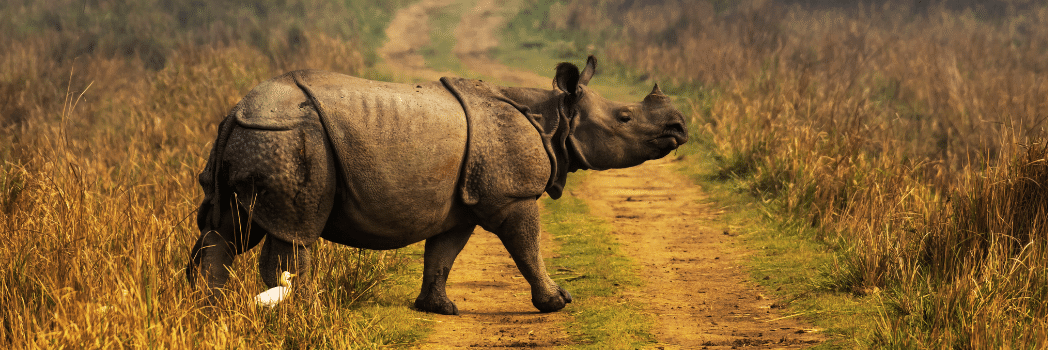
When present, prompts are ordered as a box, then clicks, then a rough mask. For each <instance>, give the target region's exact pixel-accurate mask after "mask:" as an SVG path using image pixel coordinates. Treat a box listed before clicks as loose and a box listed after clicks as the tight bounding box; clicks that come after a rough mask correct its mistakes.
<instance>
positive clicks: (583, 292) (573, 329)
mask: <svg viewBox="0 0 1048 350" xmlns="http://www.w3.org/2000/svg"><path fill="white" fill-rule="evenodd" d="M584 178H585V173H576V174H574V175H572V177H571V178H569V179H568V184H567V187H568V188H577V187H578V186H579V184H580V183H581V182H582V181H584ZM543 204H544V209H543V212H542V224H543V227H544V228H545V229H546V231H548V232H549V233H550V234H552V235H553V237H554V239H555V240H556V242H557V244H558V245H559V248H558V249H557V252H556V253H555V254H554V256H553V257H551V258H547V265H548V266H549V269H550V271H551V275H552V277H553V279H554V280H555V281H557V283H558V284H560V285H561V287H563V288H564V289H567V290H568V291H569V292H570V293H572V296H573V297H574V302H572V303H571V304H568V306H567V308H565V311H566V312H567V313H568V314H569V315H571V320H570V321H569V322H568V324H567V325H566V326H565V327H564V328H565V329H566V330H567V332H568V333H569V334H570V335H571V336H572V338H573V339H574V340H575V343H576V344H578V345H576V346H575V347H577V348H585V349H624V348H636V347H638V346H641V345H644V344H651V343H653V342H654V337H653V336H652V335H651V333H650V332H649V329H650V328H651V326H652V323H653V320H651V319H650V318H649V317H648V316H646V315H645V314H644V313H643V308H642V305H640V304H639V303H638V302H636V301H632V300H629V299H627V298H626V295H628V294H630V293H633V292H637V291H639V290H640V289H641V288H642V287H643V286H642V285H641V282H639V281H640V279H639V278H637V271H638V270H637V267H636V266H635V265H634V264H633V262H632V261H631V260H630V259H628V258H626V257H625V256H624V255H623V253H622V251H621V250H620V247H619V244H618V243H616V242H615V239H614V237H612V235H611V229H610V227H609V225H608V223H606V222H604V221H603V220H601V219H599V218H597V217H594V216H592V215H590V214H589V209H588V208H587V206H586V203H585V202H584V201H583V200H581V199H579V198H576V197H573V196H571V194H570V193H565V194H564V196H563V197H561V198H560V199H558V200H552V199H550V198H549V197H546V198H545V199H543Z"/></svg>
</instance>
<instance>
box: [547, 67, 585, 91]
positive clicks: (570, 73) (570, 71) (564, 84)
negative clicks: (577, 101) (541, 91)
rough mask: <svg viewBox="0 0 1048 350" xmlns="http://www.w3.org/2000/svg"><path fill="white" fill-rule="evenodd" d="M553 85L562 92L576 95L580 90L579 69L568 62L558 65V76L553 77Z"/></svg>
mask: <svg viewBox="0 0 1048 350" xmlns="http://www.w3.org/2000/svg"><path fill="white" fill-rule="evenodd" d="M553 85H556V86H557V88H558V89H560V91H564V92H567V93H569V94H571V95H575V94H576V93H577V92H578V88H579V67H576V66H575V65H574V64H571V63H568V62H562V63H560V64H557V75H556V76H555V77H553Z"/></svg>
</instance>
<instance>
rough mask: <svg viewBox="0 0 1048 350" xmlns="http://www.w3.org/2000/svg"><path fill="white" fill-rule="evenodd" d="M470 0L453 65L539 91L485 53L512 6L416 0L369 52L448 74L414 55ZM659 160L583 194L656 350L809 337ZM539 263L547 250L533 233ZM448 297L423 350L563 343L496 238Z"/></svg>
mask: <svg viewBox="0 0 1048 350" xmlns="http://www.w3.org/2000/svg"><path fill="white" fill-rule="evenodd" d="M462 1H469V2H472V3H473V6H472V7H471V8H470V10H468V11H467V12H466V13H464V14H463V15H462V20H461V21H460V23H459V24H458V26H457V28H456V29H455V32H454V34H455V37H456V45H455V47H454V48H453V49H452V52H453V53H454V54H455V56H456V57H457V58H458V59H459V60H460V61H462V63H463V66H465V67H467V69H470V70H471V71H473V72H476V73H478V74H482V75H485V76H489V77H493V78H495V80H497V81H500V82H501V83H505V84H510V85H519V86H530V87H548V86H549V85H550V78H549V77H543V76H539V75H536V74H534V73H530V72H522V71H518V70H515V69H512V68H509V67H507V66H505V65H502V64H501V63H499V62H496V61H494V60H492V59H491V58H490V57H489V56H488V54H487V53H488V51H489V50H490V49H491V48H493V47H495V46H496V45H498V40H497V37H496V35H497V34H496V33H497V29H498V28H500V27H501V26H502V25H503V24H504V23H505V20H506V18H508V17H510V16H512V15H513V14H514V13H515V11H516V9H515V8H512V6H506V4H496V2H495V1H494V0H422V1H421V2H420V3H418V4H415V5H413V6H410V7H408V8H405V9H403V10H401V11H400V12H398V13H397V15H396V17H395V18H394V19H393V21H392V22H391V24H390V27H389V28H388V29H387V31H386V34H387V36H388V37H389V39H390V40H389V43H388V44H387V45H386V46H385V47H383V48H381V49H380V50H379V54H380V56H381V57H382V58H383V60H384V62H385V64H386V65H387V68H388V69H389V70H390V71H391V72H394V73H395V74H399V75H402V76H401V77H400V78H401V79H403V80H429V81H432V80H437V79H439V78H440V77H441V76H447V75H456V74H455V73H452V72H439V71H435V70H432V69H430V68H428V67H427V65H426V62H425V59H424V58H423V56H422V55H421V54H419V53H418V52H417V50H418V49H419V48H422V47H425V46H426V45H428V43H429V30H430V29H429V25H428V23H429V16H430V14H431V13H434V12H435V11H436V10H439V9H441V8H442V7H444V6H449V5H452V4H457V3H459V2H462ZM671 165H672V164H671V163H670V161H667V160H661V161H656V162H648V163H646V164H644V165H641V166H638V167H635V168H630V169H623V170H612V171H605V172H594V173H593V174H591V175H590V178H589V179H588V180H587V181H586V184H585V185H584V186H583V188H579V189H569V190H571V191H572V193H573V194H575V195H577V196H579V197H581V198H583V199H585V200H586V201H587V202H588V203H589V204H590V206H591V209H592V211H593V214H594V215H599V216H603V217H605V218H606V220H607V221H608V222H609V223H611V225H612V227H615V228H616V232H615V235H616V237H617V238H618V239H619V241H620V242H621V243H622V244H623V245H624V246H625V247H624V249H623V251H625V252H628V253H630V254H631V257H632V258H633V259H635V261H637V263H638V264H640V265H641V266H642V267H643V273H642V275H643V278H644V279H645V281H646V290H645V291H644V293H643V294H642V295H633V296H631V297H632V299H633V300H639V301H642V302H644V303H646V304H647V305H648V306H649V312H650V313H651V314H652V315H654V317H653V318H654V319H655V320H657V325H656V329H654V330H653V332H654V333H655V336H656V339H657V340H658V341H659V344H658V346H657V347H658V348H682V349H691V348H734V347H758V348H800V347H804V346H805V345H810V343H811V342H814V341H817V340H818V339H819V336H818V335H817V334H811V333H808V332H806V331H805V330H806V328H805V326H803V325H801V324H800V323H798V322H797V321H795V319H793V318H783V315H781V314H779V313H778V312H777V311H778V310H775V309H772V308H771V307H770V306H771V305H772V304H773V301H772V300H767V299H765V298H764V297H763V295H761V294H760V293H759V292H758V291H757V290H756V289H755V288H754V287H753V286H752V285H751V284H750V283H749V282H748V278H747V276H745V272H744V271H742V270H741V269H740V268H739V266H738V265H739V262H740V261H742V259H743V258H744V253H742V249H740V248H737V247H735V238H733V237H731V236H729V235H724V234H723V230H718V229H715V228H712V227H710V226H709V225H710V224H711V221H710V220H709V219H710V218H712V217H713V216H714V215H715V214H714V212H713V210H711V209H710V208H707V207H704V206H702V205H700V204H698V200H700V199H701V198H702V194H701V191H700V190H699V189H698V188H697V187H696V186H695V185H693V184H691V183H690V182H689V181H688V180H687V179H683V178H682V177H681V176H680V175H679V174H677V173H675V172H674V171H672V170H671ZM543 238H544V241H543V254H544V255H545V256H551V255H552V251H553V249H554V248H555V247H554V245H553V243H552V241H551V240H550V235H549V234H544V235H543ZM447 290H448V296H449V297H451V299H452V300H454V301H455V303H456V304H457V305H458V308H459V310H460V312H461V313H462V314H461V315H459V316H442V315H427V319H428V320H430V321H432V322H436V323H438V324H437V326H436V327H434V332H433V334H431V335H430V337H429V338H428V339H427V341H426V342H424V343H423V344H421V345H420V348H422V349H449V348H490V347H499V348H506V347H508V348H552V347H556V346H561V345H569V344H571V340H570V338H569V337H568V336H567V334H566V333H565V332H564V330H563V328H562V327H563V324H564V321H565V318H566V317H567V315H566V314H565V313H563V312H555V313H550V314H539V313H537V312H536V310H535V309H534V308H533V307H532V306H531V299H530V294H529V293H530V288H529V286H528V284H527V282H526V281H525V280H524V279H523V277H522V276H521V275H520V273H519V272H518V271H517V268H516V266H515V265H514V264H513V260H512V259H511V258H510V256H509V254H508V253H507V252H506V250H505V248H504V247H503V246H502V244H501V242H500V241H499V240H498V238H497V237H496V236H495V235H494V234H491V233H489V232H486V231H483V230H480V229H477V231H476V232H475V233H474V235H473V237H472V238H471V239H470V241H469V243H468V244H467V245H466V248H465V249H464V250H463V251H462V253H461V254H460V255H459V257H458V259H457V260H456V262H455V267H454V269H453V270H452V273H451V276H450V278H449V282H448V289H447Z"/></svg>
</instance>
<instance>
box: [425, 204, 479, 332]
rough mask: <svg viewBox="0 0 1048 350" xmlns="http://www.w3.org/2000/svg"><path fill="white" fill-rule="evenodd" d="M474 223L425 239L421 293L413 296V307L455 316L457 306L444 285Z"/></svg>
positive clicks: (471, 232)
mask: <svg viewBox="0 0 1048 350" xmlns="http://www.w3.org/2000/svg"><path fill="white" fill-rule="evenodd" d="M475 227H476V226H475V225H465V226H460V227H456V228H454V229H451V230H449V231H447V232H444V233H441V234H439V235H436V236H433V237H430V238H429V239H427V240H426V253H425V263H424V264H425V265H424V267H423V272H422V292H420V293H419V295H418V298H415V308H416V309H419V310H421V311H425V312H432V313H438V314H444V315H458V307H456V306H455V303H454V302H452V301H451V299H449V298H448V295H447V293H446V292H445V290H444V288H445V286H446V285H447V282H448V275H449V274H451V266H452V265H454V263H455V258H456V257H458V254H459V252H461V251H462V247H465V246H466V242H467V241H469V237H470V236H472V235H473V229H474V228H475Z"/></svg>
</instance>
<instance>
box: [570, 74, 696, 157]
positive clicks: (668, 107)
mask: <svg viewBox="0 0 1048 350" xmlns="http://www.w3.org/2000/svg"><path fill="white" fill-rule="evenodd" d="M596 66H597V61H596V59H594V58H593V57H592V56H590V58H589V60H588V61H587V62H586V67H585V68H584V69H583V70H582V72H581V73H580V72H579V69H578V67H576V66H575V65H573V64H571V63H567V62H565V63H561V64H559V65H558V66H557V75H556V78H554V82H555V84H556V86H557V88H558V89H560V90H561V91H563V92H565V93H566V96H565V98H564V101H565V102H564V104H565V109H568V110H569V111H568V112H567V113H568V114H569V115H573V117H572V121H571V123H573V124H574V128H573V132H572V136H571V137H570V138H569V142H572V143H574V147H571V148H573V149H574V150H575V152H576V153H577V154H575V155H574V157H575V158H577V160H579V161H580V162H581V163H582V165H583V167H586V168H591V169H598V170H599V169H611V168H626V167H631V166H634V165H638V164H640V163H643V162H644V161H647V160H650V159H658V158H662V157H663V156H666V155H667V154H669V153H670V152H672V151H673V150H675V149H677V147H678V146H680V145H681V144H684V143H685V142H687V141H688V131H687V129H686V127H685V126H684V118H683V115H682V114H681V113H680V112H679V111H677V109H676V108H674V107H673V104H672V103H671V102H670V98H669V97H668V96H666V95H664V94H663V93H662V90H660V89H659V86H658V84H656V85H655V88H653V89H652V91H651V93H650V94H648V96H646V97H645V98H644V100H643V101H641V102H638V103H623V102H616V101H611V100H608V99H606V98H604V97H602V96H601V95H600V94H598V93H597V92H596V91H595V90H593V89H590V88H589V87H587V86H586V84H587V83H589V80H590V78H592V77H593V73H594V71H595V70H596Z"/></svg>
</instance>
